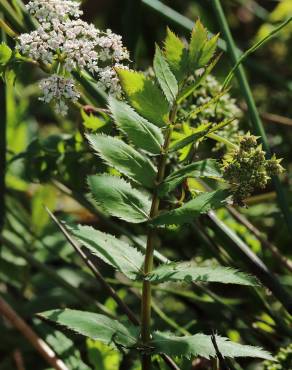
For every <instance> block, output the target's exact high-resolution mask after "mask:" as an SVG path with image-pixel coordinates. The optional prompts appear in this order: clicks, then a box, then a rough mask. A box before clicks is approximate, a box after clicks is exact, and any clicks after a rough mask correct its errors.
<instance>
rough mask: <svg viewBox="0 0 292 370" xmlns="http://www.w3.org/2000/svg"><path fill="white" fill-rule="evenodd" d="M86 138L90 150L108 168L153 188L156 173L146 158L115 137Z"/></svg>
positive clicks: (100, 135)
mask: <svg viewBox="0 0 292 370" xmlns="http://www.w3.org/2000/svg"><path fill="white" fill-rule="evenodd" d="M86 136H87V139H88V141H89V142H90V144H91V146H92V148H93V149H94V150H95V151H96V152H97V153H98V155H99V156H100V157H101V158H102V159H103V160H104V161H105V162H106V163H107V164H108V165H109V166H111V167H114V168H115V169H117V170H118V171H119V172H121V173H122V174H124V175H125V176H127V177H129V178H130V179H131V180H134V181H135V182H137V183H138V184H141V185H145V186H146V187H148V188H152V187H153V185H154V181H155V178H156V172H157V171H156V168H155V167H154V165H153V164H152V163H151V162H150V160H149V159H148V158H147V157H146V156H143V155H142V154H140V153H139V152H137V150H135V149H133V148H132V147H131V146H130V145H128V144H126V143H124V142H123V141H122V140H120V139H117V138H115V137H111V136H107V135H102V134H97V135H86Z"/></svg>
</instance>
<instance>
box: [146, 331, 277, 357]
mask: <svg viewBox="0 0 292 370" xmlns="http://www.w3.org/2000/svg"><path fill="white" fill-rule="evenodd" d="M215 340H216V344H217V346H218V349H219V352H220V353H221V354H222V356H224V357H230V358H234V357H256V358H262V359H266V360H270V359H273V357H272V356H271V355H270V354H269V352H267V351H264V350H263V349H262V348H259V347H252V346H247V345H242V344H239V343H234V342H231V341H230V340H229V339H228V338H224V337H220V336H218V335H216V336H215ZM150 345H151V346H153V347H154V348H155V350H154V352H155V353H161V352H162V353H165V354H167V355H169V356H185V357H191V356H201V357H204V358H210V357H216V351H215V348H214V345H213V343H212V340H211V336H209V335H205V334H201V333H199V334H195V335H190V336H183V337H178V336H174V335H172V334H170V333H162V332H155V333H153V339H152V341H151V342H150Z"/></svg>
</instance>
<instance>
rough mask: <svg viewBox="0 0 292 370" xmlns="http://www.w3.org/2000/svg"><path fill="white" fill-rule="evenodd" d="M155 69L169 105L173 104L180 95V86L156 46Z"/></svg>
mask: <svg viewBox="0 0 292 370" xmlns="http://www.w3.org/2000/svg"><path fill="white" fill-rule="evenodd" d="M153 68H154V72H155V76H156V78H157V80H158V82H159V85H160V87H161V89H162V91H163V92H164V95H165V96H166V99H167V100H168V102H169V104H173V103H174V102H175V99H176V97H177V94H178V84H177V81H176V78H175V76H174V75H173V73H172V72H171V70H170V68H169V65H168V63H167V62H166V60H165V58H164V56H163V54H162V52H161V50H160V48H159V47H158V46H157V45H156V51H155V56H154V62H153Z"/></svg>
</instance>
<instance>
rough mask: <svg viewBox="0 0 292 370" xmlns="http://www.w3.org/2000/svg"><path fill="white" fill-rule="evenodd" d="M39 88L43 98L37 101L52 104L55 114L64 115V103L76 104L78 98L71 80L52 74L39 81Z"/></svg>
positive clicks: (65, 109) (65, 107)
mask: <svg viewBox="0 0 292 370" xmlns="http://www.w3.org/2000/svg"><path fill="white" fill-rule="evenodd" d="M39 86H40V88H41V89H42V90H43V96H42V97H40V98H39V99H40V100H42V101H44V102H46V103H51V102H53V103H54V108H55V110H56V112H57V113H59V114H62V115H66V113H67V110H68V107H67V105H66V103H65V101H69V100H71V101H73V102H76V101H77V100H78V99H79V98H80V94H79V93H78V92H77V91H76V90H75V85H74V80H72V79H71V78H65V77H62V76H60V75H57V74H53V75H51V76H50V77H48V78H44V79H43V80H41V81H40V83H39Z"/></svg>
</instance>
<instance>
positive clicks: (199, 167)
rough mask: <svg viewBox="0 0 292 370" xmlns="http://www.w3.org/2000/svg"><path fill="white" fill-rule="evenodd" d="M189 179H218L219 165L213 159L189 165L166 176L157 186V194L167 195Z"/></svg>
mask: <svg viewBox="0 0 292 370" xmlns="http://www.w3.org/2000/svg"><path fill="white" fill-rule="evenodd" d="M189 177H193V178H198V177H200V178H202V177H209V178H220V177H222V174H221V171H220V167H219V164H218V162H217V161H216V160H215V159H205V160H203V161H198V162H195V163H191V164H189V165H186V166H185V167H183V168H180V169H179V170H177V171H174V172H172V173H171V174H170V175H169V176H167V177H166V179H165V180H164V181H163V183H162V184H161V185H160V186H159V189H158V190H159V194H160V195H165V194H167V193H169V192H170V191H172V190H174V189H175V188H176V187H177V186H178V185H180V184H181V183H182V182H183V181H184V180H185V179H187V178H189Z"/></svg>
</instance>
